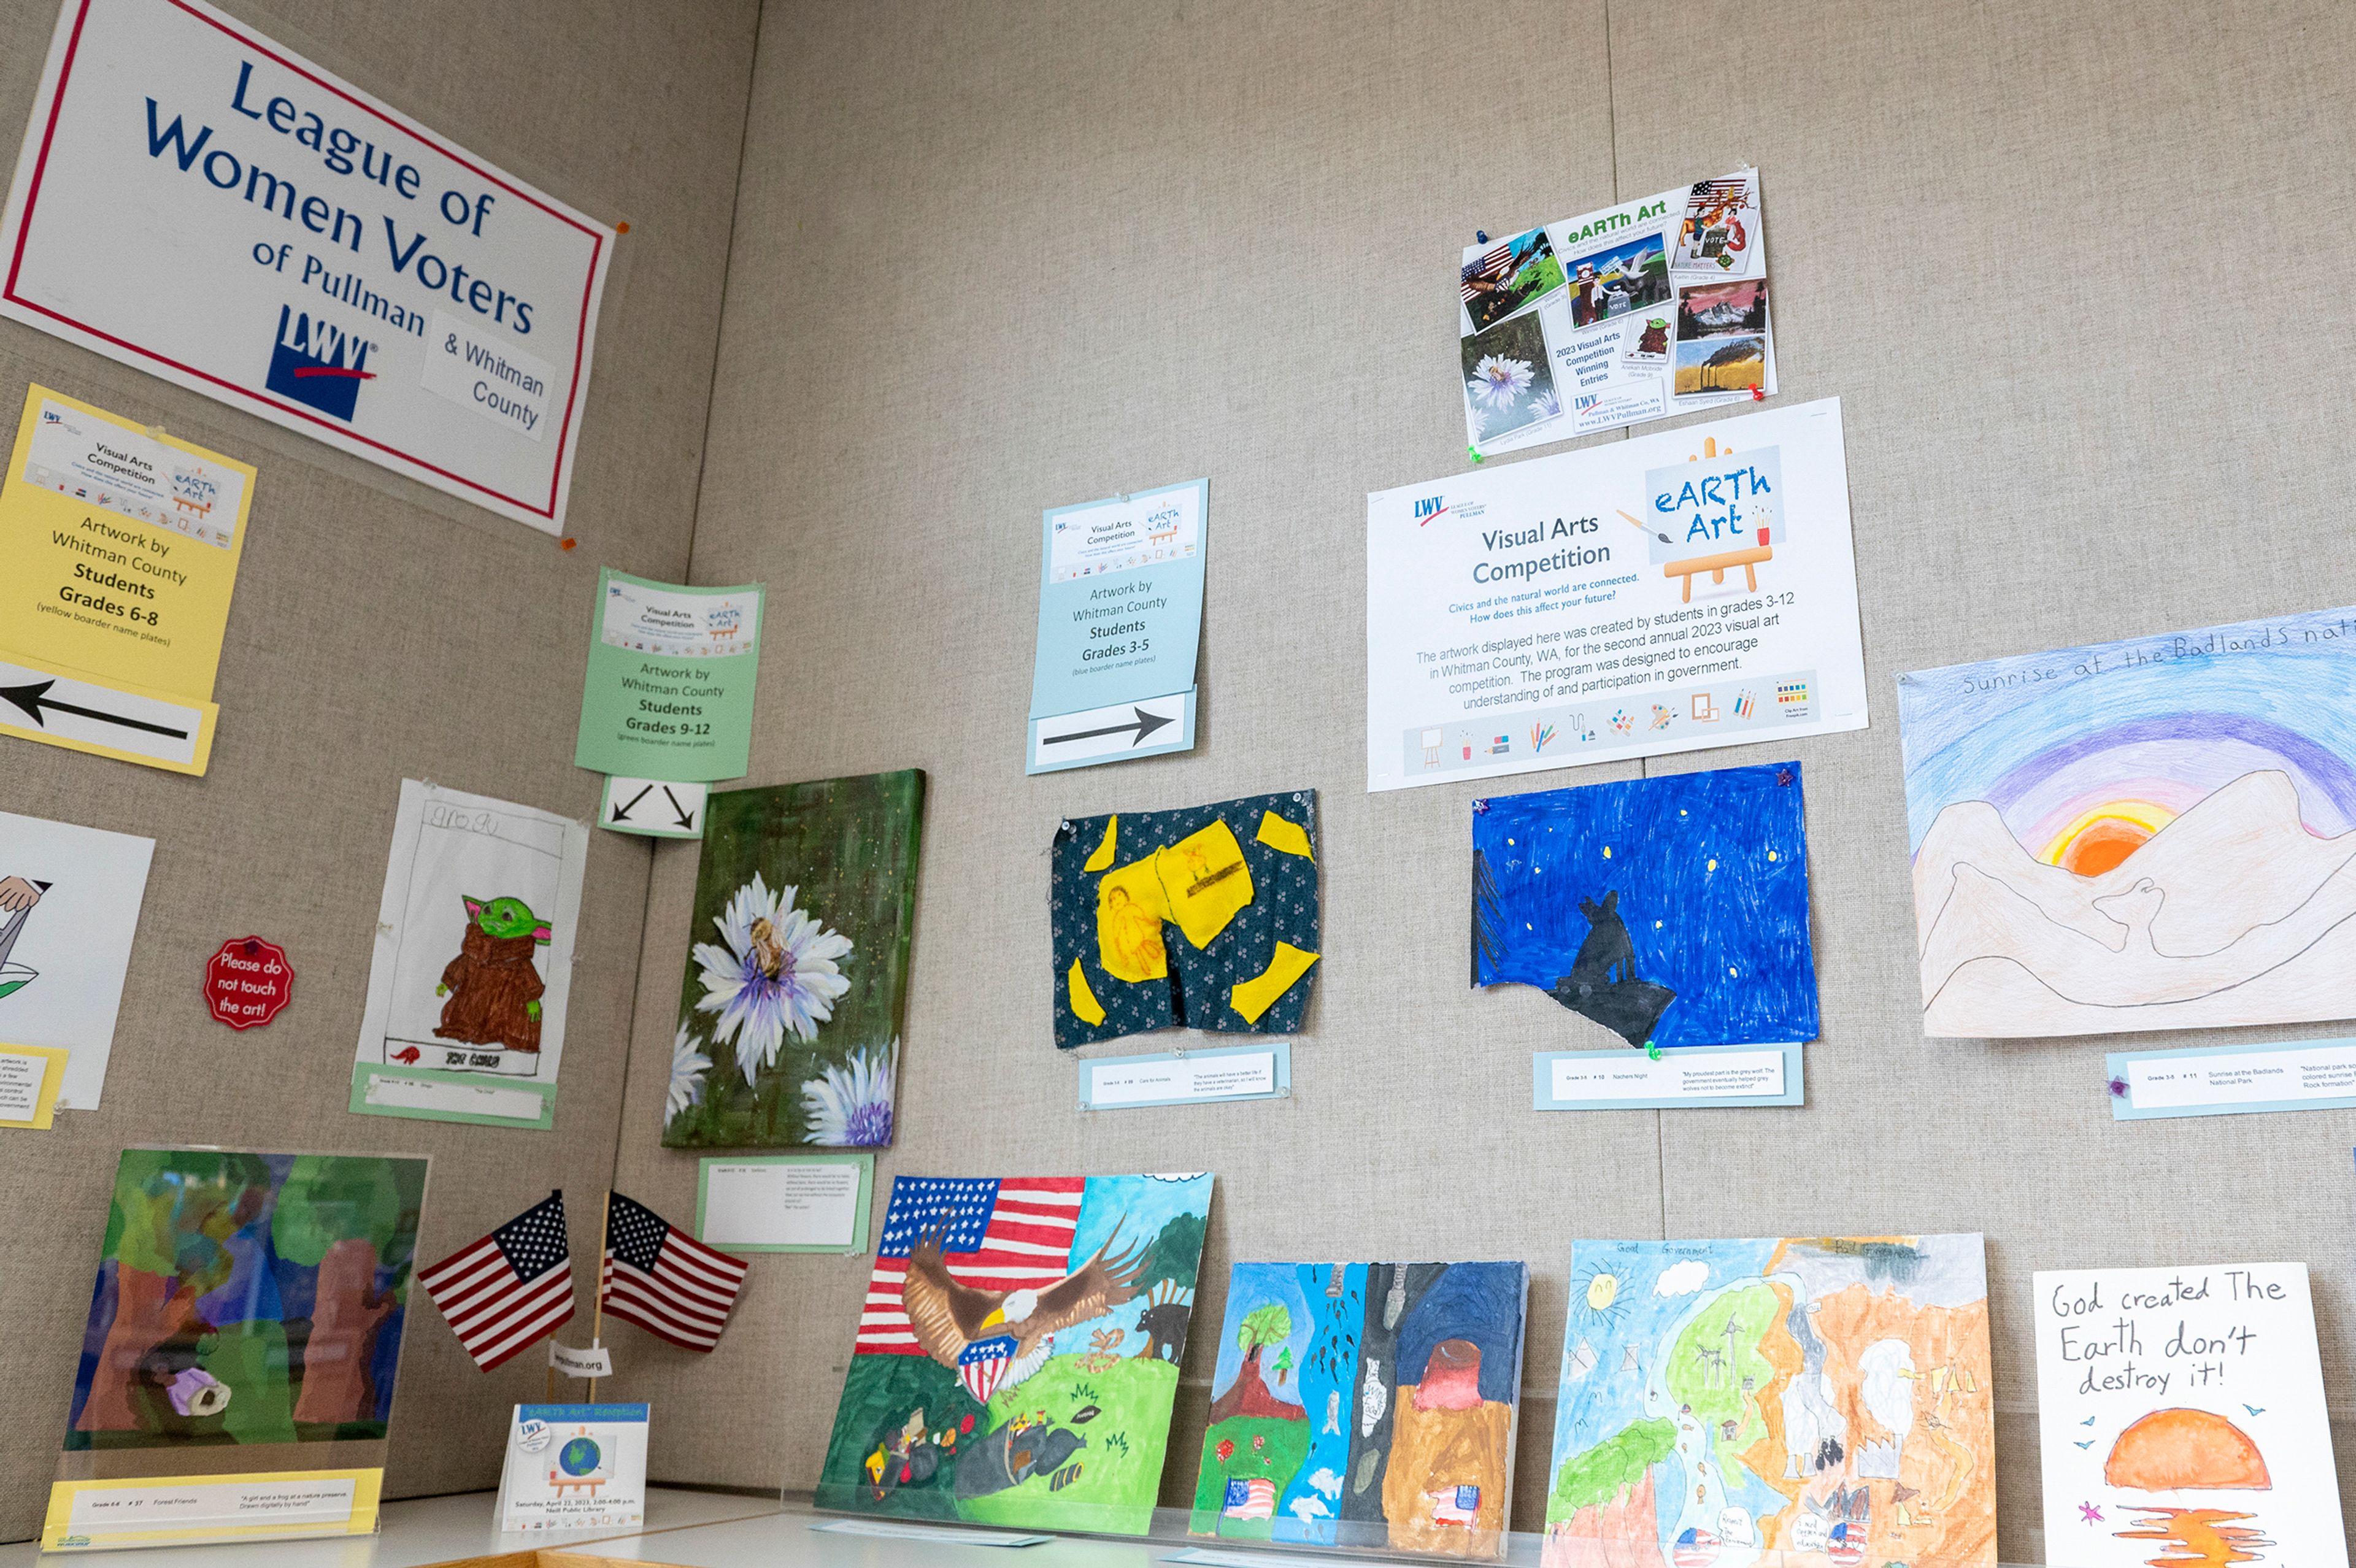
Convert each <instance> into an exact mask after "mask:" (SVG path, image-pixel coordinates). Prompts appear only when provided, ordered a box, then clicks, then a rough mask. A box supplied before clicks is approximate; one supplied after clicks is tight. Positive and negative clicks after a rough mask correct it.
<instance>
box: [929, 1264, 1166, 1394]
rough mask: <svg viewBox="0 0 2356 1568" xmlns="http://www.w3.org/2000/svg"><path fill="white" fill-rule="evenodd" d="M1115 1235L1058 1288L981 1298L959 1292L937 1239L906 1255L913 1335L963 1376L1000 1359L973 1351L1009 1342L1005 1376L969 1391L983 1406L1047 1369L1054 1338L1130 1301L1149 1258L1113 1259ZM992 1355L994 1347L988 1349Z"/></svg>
mask: <svg viewBox="0 0 2356 1568" xmlns="http://www.w3.org/2000/svg"><path fill="white" fill-rule="evenodd" d="M1119 1241H1120V1232H1119V1228H1118V1227H1116V1228H1115V1229H1114V1232H1113V1233H1112V1236H1111V1237H1110V1238H1109V1239H1108V1240H1107V1241H1106V1243H1105V1244H1104V1245H1103V1246H1100V1247H1098V1249H1097V1250H1096V1254H1095V1255H1094V1256H1093V1257H1091V1258H1089V1259H1088V1261H1087V1263H1085V1264H1081V1265H1080V1266H1079V1267H1078V1268H1076V1269H1074V1270H1073V1271H1072V1272H1071V1273H1069V1274H1067V1275H1065V1276H1064V1277H1063V1278H1061V1279H1059V1280H1057V1281H1056V1282H1055V1284H1053V1285H1045V1286H1044V1287H1042V1288H1040V1289H1037V1290H980V1289H977V1288H975V1287H974V1286H972V1285H960V1284H958V1282H957V1280H955V1279H954V1278H952V1277H951V1276H950V1275H949V1271H948V1264H947V1263H945V1262H944V1261H943V1260H942V1258H941V1246H940V1243H941V1237H940V1233H939V1232H934V1233H933V1234H931V1235H929V1236H926V1238H925V1239H924V1240H922V1241H920V1242H918V1243H916V1245H915V1246H913V1247H911V1248H909V1249H908V1273H907V1277H906V1278H905V1279H904V1280H902V1281H901V1284H900V1301H901V1305H902V1306H903V1307H905V1308H906V1309H907V1313H908V1323H909V1326H910V1327H911V1328H914V1329H915V1330H916V1343H917V1344H918V1345H920V1346H921V1347H923V1349H924V1351H925V1354H926V1355H928V1356H930V1357H932V1359H933V1360H936V1361H938V1362H939V1363H940V1364H941V1365H943V1366H945V1367H951V1368H956V1369H957V1370H958V1372H959V1375H960V1376H961V1377H962V1376H964V1375H965V1371H966V1369H967V1368H969V1367H972V1366H975V1365H977V1364H989V1363H991V1362H994V1361H997V1360H1000V1359H1001V1358H999V1357H994V1356H992V1357H976V1356H975V1355H974V1354H973V1352H974V1351H975V1350H976V1349H980V1348H983V1347H991V1341H993V1340H1001V1339H1012V1341H1013V1344H1012V1347H1011V1348H1009V1353H1008V1354H1006V1355H1005V1356H1004V1357H1003V1360H1004V1367H1003V1371H1002V1373H1001V1375H998V1376H994V1377H991V1378H990V1379H989V1385H988V1387H987V1388H986V1389H985V1388H977V1386H976V1384H975V1383H974V1382H973V1381H971V1380H970V1379H969V1380H968V1381H967V1388H968V1389H969V1391H971V1392H975V1394H976V1397H977V1398H981V1399H987V1398H988V1397H989V1396H990V1394H991V1393H994V1392H997V1391H998V1390H999V1389H1001V1388H1012V1387H1013V1386H1014V1385H1015V1384H1017V1383H1020V1382H1022V1381H1024V1380H1025V1379H1027V1378H1029V1377H1030V1376H1031V1374H1032V1373H1033V1372H1035V1371H1038V1370H1039V1369H1040V1368H1041V1367H1043V1366H1044V1365H1046V1362H1047V1358H1048V1357H1049V1356H1050V1355H1052V1354H1054V1353H1055V1330H1057V1329H1058V1328H1071V1327H1073V1326H1074V1325H1076V1324H1080V1323H1086V1322H1088V1321H1089V1320H1090V1319H1092V1318H1097V1317H1103V1316H1104V1315H1105V1314H1106V1313H1108V1312H1109V1311H1111V1310H1112V1309H1113V1308H1114V1307H1119V1306H1122V1305H1124V1304H1126V1303H1127V1302H1129V1301H1131V1300H1133V1299H1135V1297H1136V1296H1137V1285H1136V1281H1137V1277H1138V1275H1141V1273H1143V1272H1144V1269H1145V1255H1146V1253H1147V1252H1148V1251H1149V1250H1150V1249H1149V1248H1148V1247H1145V1246H1137V1247H1132V1248H1130V1249H1129V1250H1127V1251H1125V1252H1122V1253H1119V1254H1118V1255H1114V1253H1113V1248H1114V1247H1115V1246H1116V1245H1118V1244H1119ZM991 1348H993V1349H995V1348H997V1347H991Z"/></svg>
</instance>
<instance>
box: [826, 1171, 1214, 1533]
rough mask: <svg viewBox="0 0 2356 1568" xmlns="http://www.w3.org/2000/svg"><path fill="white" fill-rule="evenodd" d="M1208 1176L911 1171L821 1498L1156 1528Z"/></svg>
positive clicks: (916, 1510) (981, 1517)
mask: <svg viewBox="0 0 2356 1568" xmlns="http://www.w3.org/2000/svg"><path fill="white" fill-rule="evenodd" d="M1211 1186H1212V1182H1211V1178H1210V1177H1209V1176H1207V1175H1205V1174H1203V1173H1201V1172H1184V1173H1173V1174H1170V1175H1141V1176H897V1177H894V1178H893V1179H892V1196H891V1200H890V1202H889V1204H888V1205H887V1206H886V1208H885V1210H884V1213H883V1230H882V1231H881V1232H879V1233H878V1234H877V1236H876V1238H875V1264H874V1267H873V1270H872V1271H871V1272H870V1274H869V1275H868V1276H867V1295H866V1296H865V1298H864V1299H863V1300H862V1302H861V1303H860V1307H859V1334H858V1338H857V1339H856V1340H855V1341H854V1343H853V1346H852V1350H851V1364H850V1366H849V1367H847V1368H845V1369H844V1374H843V1380H842V1401H841V1403H840V1404H838V1405H837V1406H836V1407H835V1413H834V1431H833V1434H832V1435H831V1436H830V1437H829V1439H828V1440H827V1450H826V1461H825V1464H824V1466H823V1467H821V1469H820V1471H819V1485H818V1488H817V1496H818V1499H819V1507H821V1508H825V1509H839V1510H841V1511H843V1512H848V1513H871V1514H884V1515H891V1516H894V1517H897V1518H901V1519H922V1520H950V1521H961V1522H965V1523H969V1524H975V1525H981V1526H988V1527H992V1528H999V1529H1012V1530H1080V1531H1091V1532H1095V1533H1101V1534H1142V1533H1144V1532H1145V1531H1147V1530H1149V1529H1150V1528H1151V1525H1152V1523H1153V1508H1154V1503H1155V1501H1156V1500H1157V1499H1159V1498H1160V1496H1161V1491H1162V1460H1163V1458H1164V1457H1165V1456H1166V1455H1167V1453H1168V1451H1169V1446H1170V1415H1171V1411H1172V1409H1173V1406H1174V1405H1175V1403H1176V1401H1177V1395H1178V1368H1179V1363H1180V1361H1181V1360H1183V1357H1184V1355H1185V1349H1186V1323H1187V1318H1188V1317H1189V1314H1190V1310H1191V1308H1192V1306H1193V1303H1194V1275H1195V1272H1196V1270H1197V1269H1199V1268H1200V1267H1201V1266H1202V1260H1203V1232H1204V1231H1205V1228H1206V1227H1207V1226H1208V1225H1209V1222H1210V1215H1211Z"/></svg>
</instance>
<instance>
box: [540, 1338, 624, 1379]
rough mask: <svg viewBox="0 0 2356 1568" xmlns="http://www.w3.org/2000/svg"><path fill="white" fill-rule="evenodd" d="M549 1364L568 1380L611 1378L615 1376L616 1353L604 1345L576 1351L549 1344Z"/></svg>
mask: <svg viewBox="0 0 2356 1568" xmlns="http://www.w3.org/2000/svg"><path fill="white" fill-rule="evenodd" d="M548 1364H549V1365H550V1366H552V1367H554V1368H555V1369H556V1370H557V1371H560V1372H562V1373H563V1374H564V1375H565V1376H566V1377H568V1378H610V1377H612V1376H613V1375H614V1352H613V1351H611V1350H609V1349H605V1346H603V1345H592V1346H590V1347H589V1348H588V1349H585V1350H576V1349H573V1347H572V1346H570V1345H560V1344H558V1343H557V1342H556V1341H555V1340H553V1339H551V1340H550V1341H549V1342H548Z"/></svg>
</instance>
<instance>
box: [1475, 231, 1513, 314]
mask: <svg viewBox="0 0 2356 1568" xmlns="http://www.w3.org/2000/svg"><path fill="white" fill-rule="evenodd" d="M1513 271H1514V241H1512V240H1506V241H1505V243H1504V244H1503V245H1500V246H1498V247H1497V248H1496V249H1495V250H1494V251H1483V252H1482V254H1481V258H1480V260H1478V261H1473V262H1472V263H1470V264H1468V265H1467V266H1466V267H1465V269H1464V275H1463V279H1462V293H1463V295H1464V303H1465V304H1472V302H1473V301H1474V300H1476V299H1479V298H1480V297H1481V296H1482V295H1483V294H1484V293H1488V292H1489V291H1488V290H1487V289H1484V288H1483V287H1482V284H1483V283H1504V282H1505V280H1506V278H1508V277H1509V276H1511V275H1512V273H1513Z"/></svg>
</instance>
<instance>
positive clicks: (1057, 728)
mask: <svg viewBox="0 0 2356 1568" xmlns="http://www.w3.org/2000/svg"><path fill="white" fill-rule="evenodd" d="M1210 509H1211V482H1210V481H1209V480H1208V479H1194V480H1190V481H1188V482H1187V483H1185V484H1183V485H1165V486H1163V487H1162V488H1161V489H1159V490H1141V491H1138V492H1136V493H1135V494H1133V495H1128V496H1113V497H1111V498H1110V499H1108V500H1103V501H1089V502H1086V503H1083V504H1082V505H1079V506H1076V507H1055V508H1053V509H1052V510H1050V511H1048V512H1046V513H1045V514H1044V515H1043V517H1042V518H1041V545H1040V565H1039V643H1038V656H1037V660H1036V662H1035V664H1034V665H1033V669H1032V675H1031V717H1030V726H1029V731H1028V734H1027V736H1026V740H1025V744H1024V751H1023V772H1025V773H1056V772H1059V771H1061V770H1062V769H1065V768H1086V767H1094V766H1096V765H1097V764H1098V763H1118V762H1127V761H1130V760H1131V759H1133V758H1137V757H1158V756H1162V755H1163V754H1165V753H1167V752H1188V751H1192V750H1194V655H1195V651H1196V648H1197V646H1198V645H1199V644H1200V642H1201V639H1202V630H1203V561H1204V558H1205V553H1206V552H1207V550H1208V549H1209V529H1210Z"/></svg>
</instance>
